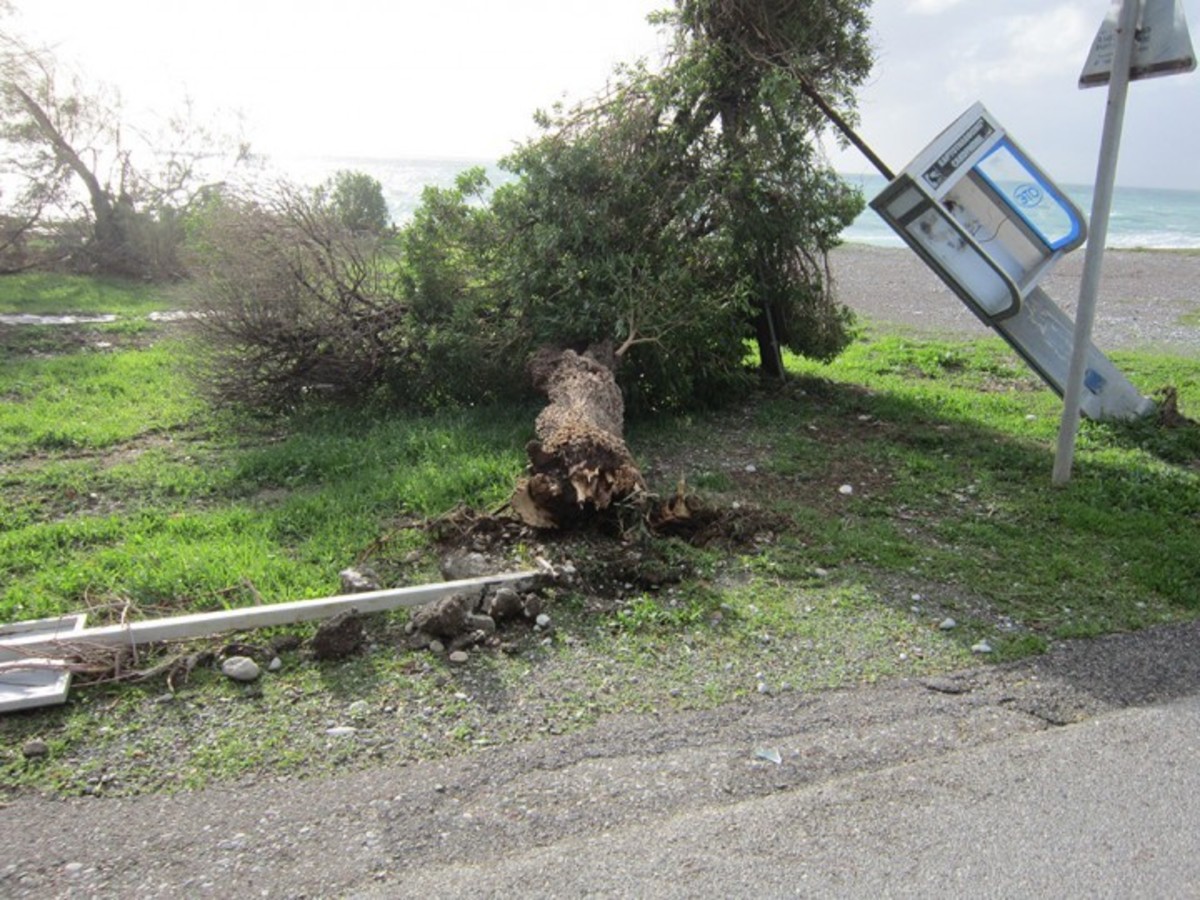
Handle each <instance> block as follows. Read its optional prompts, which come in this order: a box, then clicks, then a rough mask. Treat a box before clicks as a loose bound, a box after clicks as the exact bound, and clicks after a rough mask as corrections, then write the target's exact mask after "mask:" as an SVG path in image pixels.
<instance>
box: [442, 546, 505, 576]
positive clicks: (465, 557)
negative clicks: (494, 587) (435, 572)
mask: <svg viewBox="0 0 1200 900" xmlns="http://www.w3.org/2000/svg"><path fill="white" fill-rule="evenodd" d="M494 569H495V565H494V564H493V563H492V561H491V560H490V559H488V558H487V557H486V556H484V555H483V554H482V553H476V552H470V553H464V552H462V551H457V552H454V553H448V554H446V556H444V557H442V562H441V570H442V575H443V576H445V578H446V580H447V581H458V580H460V579H463V578H479V577H481V576H483V575H490V574H492V571H493V570H494Z"/></svg>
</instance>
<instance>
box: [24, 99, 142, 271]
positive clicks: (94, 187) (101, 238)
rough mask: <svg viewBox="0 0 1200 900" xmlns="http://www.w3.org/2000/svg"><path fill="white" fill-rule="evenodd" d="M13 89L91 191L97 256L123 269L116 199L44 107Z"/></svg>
mask: <svg viewBox="0 0 1200 900" xmlns="http://www.w3.org/2000/svg"><path fill="white" fill-rule="evenodd" d="M12 89H13V90H14V91H15V92H16V94H17V96H18V97H19V98H20V100H21V104H22V105H23V106H24V107H25V110H26V111H27V112H28V113H29V116H30V118H32V119H33V121H34V124H35V125H36V126H37V129H38V131H40V132H41V134H42V137H43V138H44V139H45V141H46V143H48V144H49V145H50V147H51V148H52V149H53V150H54V155H55V157H56V158H57V159H58V160H59V161H60V162H61V163H62V164H63V165H65V166H67V167H68V168H69V169H70V170H71V171H72V172H74V173H75V175H76V176H77V177H78V178H79V180H80V181H82V182H83V185H84V187H86V188H87V192H88V199H89V200H90V202H91V207H92V215H93V218H94V220H93V223H92V240H93V243H94V249H95V253H96V256H97V257H98V258H99V259H100V261H101V263H102V264H104V265H105V267H106V268H112V269H114V270H117V271H120V270H122V268H123V262H124V255H125V251H126V249H127V248H126V241H125V229H124V227H123V226H122V223H121V218H120V215H119V213H118V210H117V207H116V204H114V203H113V199H112V196H111V195H110V194H109V193H108V191H106V190H105V189H104V186H103V185H101V184H100V179H98V178H97V177H96V173H95V172H93V171H92V170H91V168H89V166H88V165H87V163H85V162H84V161H83V159H82V157H80V155H79V153H78V152H77V151H76V150H75V148H74V147H72V146H71V144H70V142H69V141H68V140H67V139H66V138H65V137H64V136H63V134H62V132H61V131H59V130H58V128H57V127H56V126H55V124H54V121H53V120H52V119H51V118H50V116H49V115H48V114H47V113H46V110H45V109H43V108H42V106H41V104H40V103H38V102H37V100H35V99H34V98H33V97H32V96H30V94H28V93H27V92H26V91H24V90H22V89H21V88H20V87H18V86H17V85H13V86H12Z"/></svg>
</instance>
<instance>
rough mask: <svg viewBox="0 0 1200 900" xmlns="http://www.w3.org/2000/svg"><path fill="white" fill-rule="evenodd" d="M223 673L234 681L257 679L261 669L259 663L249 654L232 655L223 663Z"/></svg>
mask: <svg viewBox="0 0 1200 900" xmlns="http://www.w3.org/2000/svg"><path fill="white" fill-rule="evenodd" d="M221 674H223V675H225V677H227V678H232V679H233V680H234V681H255V680H257V679H258V676H259V675H260V674H261V670H260V669H259V668H258V663H256V662H255V661H254V660H252V659H251V658H250V657H248V656H230V657H229V658H227V659H226V660H225V661H224V662H223V663H221Z"/></svg>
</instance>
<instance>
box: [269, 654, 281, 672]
mask: <svg viewBox="0 0 1200 900" xmlns="http://www.w3.org/2000/svg"><path fill="white" fill-rule="evenodd" d="M282 668H283V660H282V659H280V658H279V657H278V656H272V657H271V661H270V662H269V663H267V671H268V672H278V671H279V670H280V669H282Z"/></svg>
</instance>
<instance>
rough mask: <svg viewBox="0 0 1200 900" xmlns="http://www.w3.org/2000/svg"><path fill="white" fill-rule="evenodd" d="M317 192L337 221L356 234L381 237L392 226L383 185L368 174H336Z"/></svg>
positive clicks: (342, 172) (349, 172)
mask: <svg viewBox="0 0 1200 900" xmlns="http://www.w3.org/2000/svg"><path fill="white" fill-rule="evenodd" d="M318 191H319V196H320V197H321V199H322V200H323V202H324V203H326V204H327V205H328V207H329V209H330V211H331V212H332V213H333V215H334V216H335V218H336V219H337V220H338V221H339V222H340V223H341V224H342V225H343V226H344V227H346V228H348V229H349V230H350V231H351V232H353V233H355V234H368V235H381V234H383V233H384V232H385V231H387V230H388V228H390V227H391V219H390V217H389V214H388V207H387V201H386V200H385V199H384V197H383V185H381V184H380V183H379V181H378V180H376V179H375V178H372V177H371V176H370V175H368V174H366V173H365V172H353V171H347V170H344V169H343V170H341V171H338V172H335V173H334V174H333V176H332V177H330V178H329V179H328V180H327V181H326V182H325V183H324V184H323V185H322V186H321V187H320V188H319V189H318Z"/></svg>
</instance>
